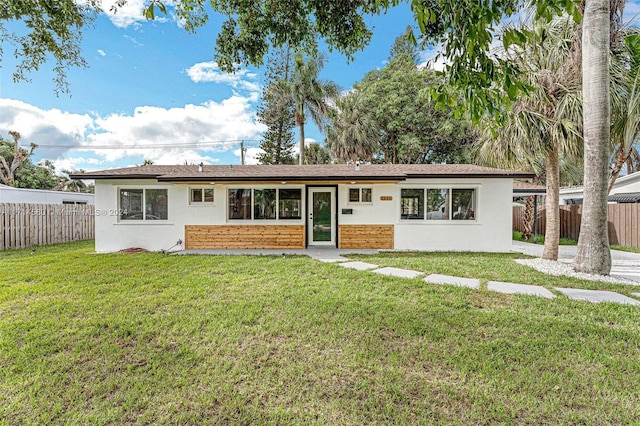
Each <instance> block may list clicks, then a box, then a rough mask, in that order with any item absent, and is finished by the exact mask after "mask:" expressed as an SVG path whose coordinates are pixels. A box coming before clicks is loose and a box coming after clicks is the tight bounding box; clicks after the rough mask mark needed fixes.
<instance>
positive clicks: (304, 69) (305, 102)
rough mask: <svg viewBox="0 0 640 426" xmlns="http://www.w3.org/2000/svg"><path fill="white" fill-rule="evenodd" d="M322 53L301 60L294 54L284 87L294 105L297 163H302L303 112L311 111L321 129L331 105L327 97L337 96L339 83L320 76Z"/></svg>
mask: <svg viewBox="0 0 640 426" xmlns="http://www.w3.org/2000/svg"><path fill="white" fill-rule="evenodd" d="M324 63H325V56H324V55H323V54H320V55H318V57H316V58H311V59H309V60H308V61H306V62H305V60H304V59H303V58H302V56H301V55H296V59H295V64H294V69H293V73H292V76H291V81H290V82H289V85H288V88H289V91H290V96H291V98H292V99H293V101H294V103H295V105H296V112H295V117H296V125H297V126H298V128H299V133H300V157H299V158H300V164H304V158H305V155H304V125H305V123H306V115H305V112H308V113H309V114H310V115H311V118H312V119H313V121H314V122H315V123H316V125H317V126H318V127H319V128H320V130H323V129H324V127H325V121H326V118H327V115H328V114H329V111H330V109H331V106H330V103H329V102H330V100H331V99H334V98H336V97H337V96H338V93H339V92H340V88H339V86H338V85H337V84H336V83H334V82H332V81H329V80H321V79H320V77H319V74H320V71H321V70H322V68H323V67H324Z"/></svg>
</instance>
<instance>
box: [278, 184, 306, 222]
mask: <svg viewBox="0 0 640 426" xmlns="http://www.w3.org/2000/svg"><path fill="white" fill-rule="evenodd" d="M278 198H279V202H278V218H279V219H302V190H300V189H280V190H279V191H278Z"/></svg>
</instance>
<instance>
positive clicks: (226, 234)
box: [184, 225, 305, 249]
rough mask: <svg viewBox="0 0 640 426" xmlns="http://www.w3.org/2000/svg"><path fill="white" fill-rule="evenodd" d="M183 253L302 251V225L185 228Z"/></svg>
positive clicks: (197, 226)
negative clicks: (192, 250)
mask: <svg viewBox="0 0 640 426" xmlns="http://www.w3.org/2000/svg"><path fill="white" fill-rule="evenodd" d="M184 228H185V230H184V235H185V238H184V241H185V248H187V249H303V248H305V236H304V235H305V228H304V225H186V226H185V227H184Z"/></svg>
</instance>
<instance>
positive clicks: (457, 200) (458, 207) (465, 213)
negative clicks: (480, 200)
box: [451, 189, 476, 220]
mask: <svg viewBox="0 0 640 426" xmlns="http://www.w3.org/2000/svg"><path fill="white" fill-rule="evenodd" d="M451 212H452V219H453V220H475V219H476V217H475V216H476V214H475V212H476V191H475V190H473V189H452V190H451Z"/></svg>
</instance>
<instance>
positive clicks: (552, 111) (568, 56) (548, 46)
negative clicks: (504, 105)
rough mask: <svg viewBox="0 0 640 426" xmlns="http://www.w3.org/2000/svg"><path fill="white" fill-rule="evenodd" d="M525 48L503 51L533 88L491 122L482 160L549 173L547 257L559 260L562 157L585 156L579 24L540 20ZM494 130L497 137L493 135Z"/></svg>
mask: <svg viewBox="0 0 640 426" xmlns="http://www.w3.org/2000/svg"><path fill="white" fill-rule="evenodd" d="M533 27H535V30H534V28H531V29H530V30H529V31H531V32H532V34H533V35H532V36H531V38H530V39H529V40H528V42H527V44H526V45H525V46H523V47H522V48H511V49H509V50H508V51H506V52H504V55H505V57H507V58H509V62H510V65H511V66H513V67H514V69H515V70H517V71H518V73H519V74H520V75H521V78H523V79H525V81H526V82H527V84H528V85H529V86H530V87H531V89H530V90H529V91H528V93H526V94H524V95H522V96H521V97H520V99H518V100H517V101H515V102H514V103H513V105H512V108H511V109H510V110H508V111H506V112H505V116H504V118H505V121H504V122H503V121H497V122H496V121H495V117H493V118H494V121H493V123H490V127H492V128H493V131H492V132H487V133H486V134H485V137H484V138H483V140H482V143H481V146H480V147H479V149H478V153H479V156H478V159H479V160H480V161H481V162H484V163H489V164H492V165H500V166H507V167H514V166H515V167H521V168H525V169H527V170H530V171H533V172H535V173H536V175H538V176H541V175H542V173H544V175H545V179H544V181H545V182H546V188H547V193H546V195H547V196H546V197H545V207H546V209H545V212H546V222H547V226H546V235H545V240H544V251H543V253H542V258H543V259H548V260H557V258H558V245H559V241H560V211H559V205H558V203H559V199H558V197H559V193H560V173H561V168H560V165H561V162H560V159H561V158H565V159H571V160H572V161H573V162H579V161H580V160H581V157H580V154H581V151H582V149H581V148H582V129H581V124H582V105H581V99H580V96H579V95H580V93H579V90H580V71H579V70H580V68H579V58H580V51H579V49H577V48H576V46H579V43H580V28H579V26H578V25H576V24H575V23H573V22H572V20H571V19H570V18H568V17H563V18H558V19H555V20H554V21H552V22H550V23H546V22H544V21H542V22H541V21H537V22H534V23H533ZM494 133H495V135H494Z"/></svg>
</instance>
